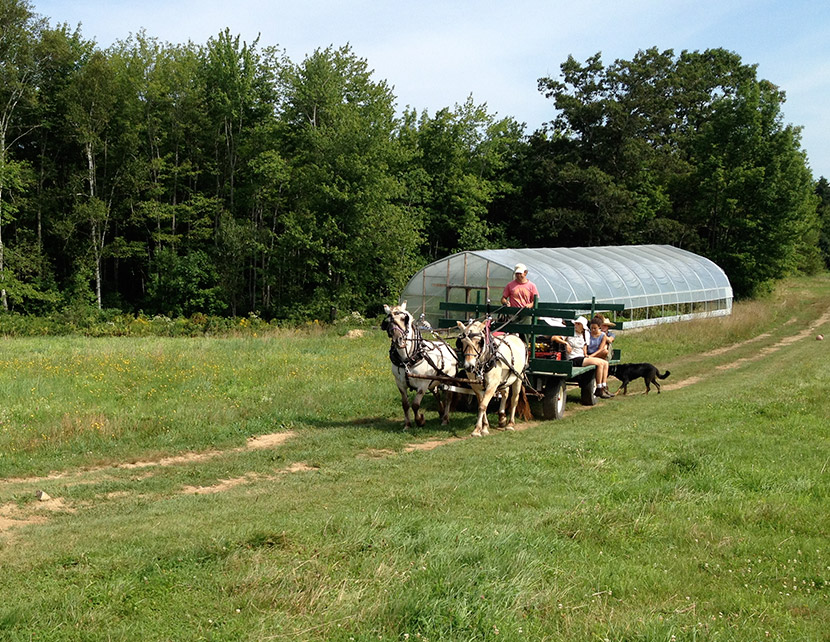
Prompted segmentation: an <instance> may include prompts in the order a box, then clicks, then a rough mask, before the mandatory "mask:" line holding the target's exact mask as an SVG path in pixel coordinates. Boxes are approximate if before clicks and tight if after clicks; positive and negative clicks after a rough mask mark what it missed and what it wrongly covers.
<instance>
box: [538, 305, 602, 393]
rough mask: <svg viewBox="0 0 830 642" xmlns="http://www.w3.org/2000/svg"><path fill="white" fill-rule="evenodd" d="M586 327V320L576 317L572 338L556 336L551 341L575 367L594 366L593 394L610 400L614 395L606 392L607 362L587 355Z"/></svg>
mask: <svg viewBox="0 0 830 642" xmlns="http://www.w3.org/2000/svg"><path fill="white" fill-rule="evenodd" d="M587 325H588V319H586V318H585V317H578V318H577V319H576V320H575V321H574V336H572V337H558V336H557V337H553V340H554V341H556V342H557V343H560V344H562V345H563V346H564V348H563V351H564V352H565V356H566V357H567V358H568V359H570V360H571V361H573V364H574V365H575V366H595V371H594V378H595V380H596V383H597V388H596V391H595V392H594V394H595V395H596V396H597V397H600V398H601V399H610V398H611V397H613V396H614V395H612V394H611V393H610V392H609V391H608V361H606V360H605V359H602V358H599V357H597V356H590V355H589V354H588V338H587V337H586V336H585V335H586V332H585V326H587ZM592 325H593V324H592ZM597 328H599V326H597Z"/></svg>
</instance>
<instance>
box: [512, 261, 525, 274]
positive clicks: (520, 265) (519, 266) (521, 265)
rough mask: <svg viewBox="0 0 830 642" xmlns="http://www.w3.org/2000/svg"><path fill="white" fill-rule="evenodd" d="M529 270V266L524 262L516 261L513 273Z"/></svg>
mask: <svg viewBox="0 0 830 642" xmlns="http://www.w3.org/2000/svg"><path fill="white" fill-rule="evenodd" d="M525 272H527V266H526V265H525V264H524V263H516V267H514V268H513V274H519V273H521V274H524V273H525Z"/></svg>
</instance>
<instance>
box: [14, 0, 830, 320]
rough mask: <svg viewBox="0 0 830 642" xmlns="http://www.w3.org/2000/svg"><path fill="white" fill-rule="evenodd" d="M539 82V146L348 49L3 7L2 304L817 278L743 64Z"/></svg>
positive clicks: (365, 298)
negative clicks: (115, 30)
mask: <svg viewBox="0 0 830 642" xmlns="http://www.w3.org/2000/svg"><path fill="white" fill-rule="evenodd" d="M539 90H540V91H541V92H543V93H544V94H545V96H547V97H548V98H549V99H550V100H551V115H552V120H551V122H550V123H547V124H545V125H544V126H542V127H541V128H540V129H538V130H537V131H535V132H533V133H530V134H528V133H526V131H525V126H524V124H523V123H519V122H517V121H516V120H515V119H514V118H511V117H501V118H500V117H497V115H495V114H491V113H490V112H489V111H488V109H487V106H486V105H479V104H476V103H475V102H474V100H473V99H472V97H470V98H467V99H466V100H465V101H464V102H463V103H460V104H457V105H454V106H453V107H447V108H444V109H441V110H439V111H437V112H436V113H435V114H433V115H430V114H429V113H428V112H426V111H418V110H417V109H416V108H412V107H407V108H405V109H403V110H401V111H399V110H397V108H396V98H395V95H394V93H393V90H392V88H391V86H390V85H389V83H388V82H387V81H386V80H382V79H377V78H375V77H374V74H373V72H372V70H371V69H370V67H369V63H368V61H366V60H365V59H362V58H360V57H359V56H357V55H356V54H355V53H354V51H352V49H351V48H350V47H349V46H344V47H327V48H320V49H317V50H315V51H314V52H312V53H310V54H308V55H307V56H306V57H305V58H304V59H303V60H302V61H301V62H294V61H292V60H290V59H289V58H287V56H286V55H285V54H284V53H283V52H282V51H281V50H280V49H279V48H278V47H276V46H263V45H261V44H260V42H259V41H258V40H255V41H253V42H251V43H248V42H245V41H243V40H241V38H240V37H239V36H234V35H232V34H231V33H230V32H229V31H227V30H226V31H224V32H221V33H219V34H217V36H216V37H214V38H210V39H209V40H208V41H207V43H205V44H194V43H188V44H185V45H183V44H170V43H162V42H159V41H158V40H157V39H155V38H152V37H150V36H148V35H147V34H146V33H143V32H139V33H138V34H136V35H134V36H131V37H130V38H128V39H127V40H124V41H120V42H118V43H116V44H115V45H113V46H111V47H109V48H107V49H101V48H99V47H98V46H97V45H96V44H95V42H94V41H93V40H89V39H87V38H85V37H84V36H83V34H82V33H81V31H80V29H77V28H76V29H72V28H70V27H69V26H67V25H65V24H63V25H57V26H52V25H50V24H49V22H48V20H47V19H45V18H42V17H40V16H38V15H37V14H36V13H35V11H34V8H33V7H32V5H31V3H30V2H29V0H0V305H1V306H2V310H8V311H14V312H21V313H27V314H47V313H50V312H53V311H56V310H60V309H63V308H65V307H67V306H90V307H97V308H117V309H121V310H124V311H133V312H135V311H138V310H142V311H144V312H145V313H150V314H154V313H159V314H167V315H184V316H187V315H191V314H194V313H206V314H219V315H233V316H236V315H243V314H247V313H249V312H257V313H258V314H261V315H263V316H266V317H269V318H288V319H291V318H293V319H302V318H312V317H314V318H326V317H327V315H328V314H329V311H330V310H331V309H337V310H340V311H351V310H356V311H361V312H369V313H370V314H374V313H375V312H376V311H377V308H378V307H379V306H380V305H381V304H382V303H383V302H388V301H390V300H392V299H393V298H394V297H395V296H396V294H397V293H398V292H399V291H400V290H401V288H402V287H403V285H404V284H405V283H406V281H407V279H408V278H409V277H410V276H411V275H412V274H414V273H415V272H416V271H417V270H418V269H420V268H421V267H422V266H423V265H425V264H426V263H428V262H430V261H433V260H435V259H437V258H440V257H443V256H445V255H447V254H449V253H452V252H456V251H461V250H469V249H481V248H488V247H545V246H549V247H553V246H590V245H619V244H633V243H669V244H672V245H676V246H678V247H682V248H685V249H689V250H691V251H693V252H697V253H700V254H702V255H705V256H707V257H709V258H711V259H712V260H714V261H715V262H717V263H718V264H719V265H720V266H721V267H722V268H723V269H724V270H725V271H726V272H727V274H728V275H729V277H730V280H731V281H732V284H733V287H734V289H735V292H736V294H737V295H738V296H751V295H753V294H755V293H757V292H759V291H761V290H762V289H763V288H765V287H767V286H768V285H769V284H770V283H772V282H774V281H775V280H776V279H778V278H780V277H782V276H784V275H786V274H789V273H792V272H794V271H799V270H800V271H807V272H810V271H817V270H820V269H823V268H824V267H826V266H827V265H830V216H828V211H830V208H829V207H828V204H830V188H828V185H827V181H826V180H825V179H824V178H821V179H820V180H819V181H814V179H813V177H812V174H811V172H810V170H809V167H808V164H807V159H806V155H805V153H804V151H803V150H802V149H801V146H800V134H799V129H798V128H797V127H794V126H792V125H788V124H785V123H784V122H783V116H782V112H781V107H782V104H783V103H784V99H785V95H784V92H783V90H782V89H781V88H779V87H776V86H775V85H773V84H772V83H771V82H769V81H766V80H762V79H759V78H758V77H757V75H756V69H755V66H754V65H749V64H745V63H743V62H742V61H741V59H740V57H739V56H738V55H737V54H735V53H733V52H729V51H726V50H723V49H713V50H707V51H704V52H688V51H683V52H681V53H680V54H676V53H675V52H674V51H672V50H666V51H658V50H657V49H648V50H644V51H640V52H637V54H636V55H635V56H634V57H633V58H632V59H631V60H628V61H626V60H616V61H614V62H613V63H612V64H608V65H606V64H604V63H603V62H602V59H601V57H600V54H597V55H595V56H593V57H591V58H589V59H588V60H586V61H584V62H578V61H576V60H574V59H573V58H569V59H568V60H567V61H565V62H564V63H563V64H562V65H561V74H560V75H559V76H558V77H556V78H542V79H540V80H539Z"/></svg>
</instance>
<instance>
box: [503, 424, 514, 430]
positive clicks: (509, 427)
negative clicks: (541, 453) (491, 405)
mask: <svg viewBox="0 0 830 642" xmlns="http://www.w3.org/2000/svg"><path fill="white" fill-rule="evenodd" d="M505 430H510V431H513V430H516V426H514V425H513V424H510V425H509V426H507V428H505Z"/></svg>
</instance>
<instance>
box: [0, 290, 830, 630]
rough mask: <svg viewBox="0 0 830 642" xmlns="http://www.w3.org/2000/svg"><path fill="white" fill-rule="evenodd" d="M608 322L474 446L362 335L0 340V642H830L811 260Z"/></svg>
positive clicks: (821, 398)
mask: <svg viewBox="0 0 830 642" xmlns="http://www.w3.org/2000/svg"><path fill="white" fill-rule="evenodd" d="M819 334H823V335H825V336H827V337H828V338H827V340H824V341H818V340H817V338H816V337H817V335H819ZM619 337H620V338H619V340H618V341H617V345H618V346H619V347H621V348H622V350H623V361H631V362H638V361H649V362H652V363H654V364H656V365H657V366H658V367H659V368H660V370H661V371H663V370H665V369H669V370H670V371H671V376H670V377H669V378H668V379H666V380H665V381H664V382H661V383H662V384H663V392H662V394H659V395H658V394H655V393H654V392H652V393H651V394H650V395H645V394H643V392H644V387H643V384H642V380H639V381H636V382H634V383H632V384H630V386H629V394H628V395H627V396H625V397H622V396H618V397H616V398H614V399H610V400H605V401H600V402H599V404H598V405H597V406H596V407H593V408H583V407H581V406H580V405H579V403H578V401H577V397H578V395H577V394H576V392H574V393H572V397H571V401H570V403H569V404H568V409H567V411H566V414H565V418H564V419H562V420H559V421H550V422H546V421H542V420H541V419H540V418H539V417H540V416H541V414H540V413H539V412H538V411H537V413H536V414H537V418H535V419H533V420H532V421H529V422H525V423H523V424H521V425H519V427H518V428H519V429H518V430H517V431H516V432H499V431H495V430H493V431H491V435H490V436H489V437H486V438H482V439H472V438H469V434H470V432H471V430H472V427H473V424H474V421H475V417H474V415H473V414H471V413H469V412H463V411H458V412H455V413H454V414H453V415H452V417H451V423H450V426H449V427H448V428H447V427H441V426H440V425H439V421H438V419H437V414H436V411H435V406H434V404H433V403H427V404H426V414H427V423H426V425H425V426H424V427H423V428H417V429H413V430H411V431H408V432H404V431H403V430H402V425H403V417H402V411H401V407H400V399H399V395H398V393H397V389H396V388H395V385H394V382H393V379H392V376H391V373H390V372H389V361H388V354H387V352H388V346H389V343H388V339H387V337H386V335H385V334H384V333H382V332H380V331H379V330H377V329H371V328H369V327H368V326H366V327H364V328H363V333H362V335H361V333H352V334H350V335H349V336H345V330H343V329H334V328H320V327H316V326H315V327H309V328H308V329H304V330H294V331H289V330H281V331H274V332H271V333H269V334H268V335H267V336H252V335H251V336H234V337H227V338H215V337H212V338H182V339H175V338H165V339H161V338H151V337H146V338H125V337H121V338H85V337H41V338H25V339H24V338H16V339H0V587H2V592H0V594H1V595H2V600H0V640H3V641H6V640H9V641H18V640H20V641H22V640H79V641H80V640H84V641H99V640H100V641H104V640H142V641H155V640H158V641H162V640H177V641H178V640H214V641H220V640H228V641H237V640H245V641H260V640H344V641H350V640H361V641H369V640H373V641H374V640H407V641H409V642H414V641H419V642H420V641H422V640H433V641H442V640H459V641H460V640H470V641H472V640H500V641H501V640H555V641H575V640H576V641H581V640H592V641H593V640H596V641H602V640H630V641H635V640H637V641H639V640H642V641H646V640H648V641H650V640H655V641H657V640H660V641H672V640H689V641H692V640H695V641H698V640H718V641H721V640H755V641H760V640H799V641H801V640H816V641H819V640H830V587H828V582H830V543H829V542H830V421H828V417H830V394H828V393H830V365H828V363H830V359H829V357H830V276H828V275H821V276H818V277H812V278H804V279H793V280H789V281H787V282H785V283H783V284H782V285H781V287H779V288H778V289H777V290H776V292H775V293H773V294H772V295H770V296H768V297H766V298H764V299H761V300H756V301H752V302H746V303H739V304H737V305H736V306H735V310H734V314H733V315H732V316H731V317H728V318H720V319H710V320H700V321H693V322H687V323H679V324H672V325H665V326H660V327H656V328H651V329H648V330H643V331H639V332H630V333H626V332H622V333H620V335H619ZM611 389H612V390H615V389H616V383H615V382H614V380H612V384H611Z"/></svg>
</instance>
